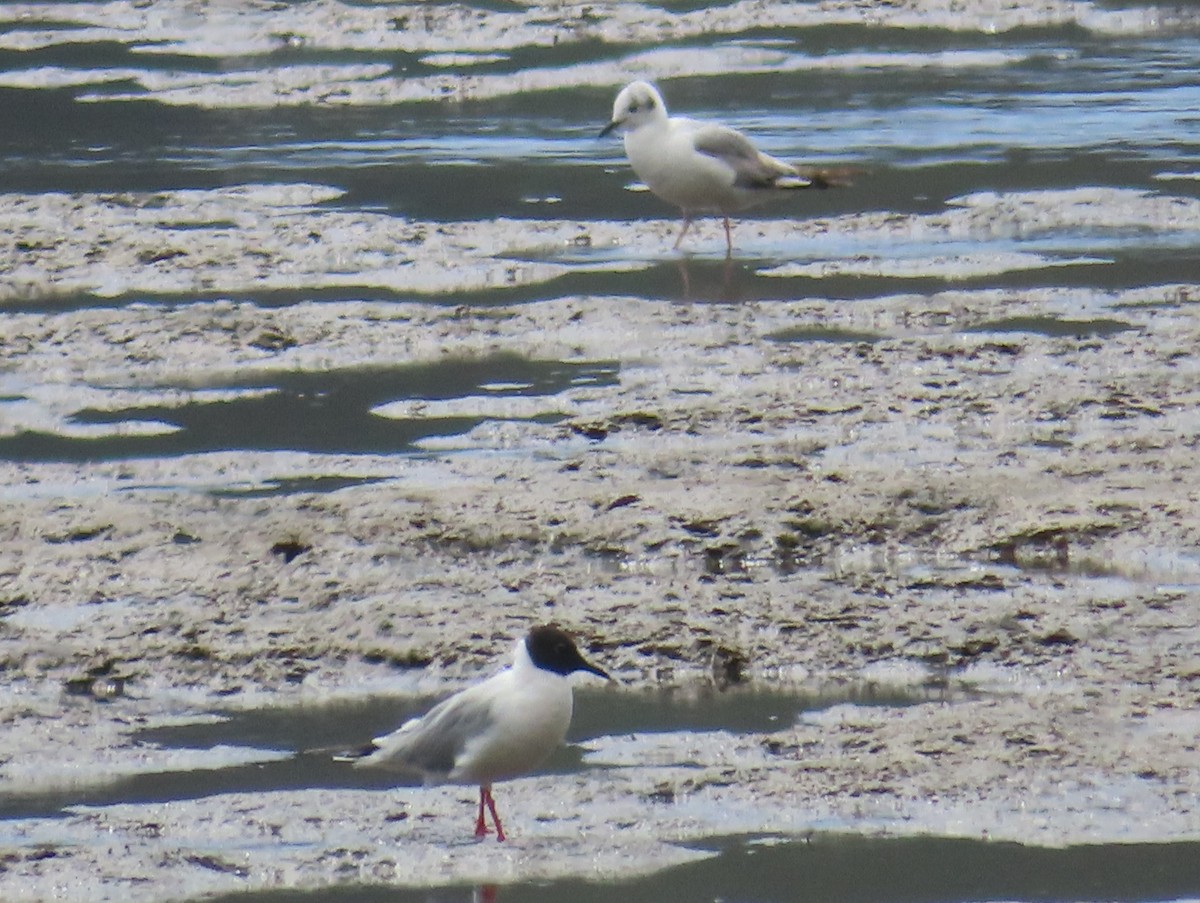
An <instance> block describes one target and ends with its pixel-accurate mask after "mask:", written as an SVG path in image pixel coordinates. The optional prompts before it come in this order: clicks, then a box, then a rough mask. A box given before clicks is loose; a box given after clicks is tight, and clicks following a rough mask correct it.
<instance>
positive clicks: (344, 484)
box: [137, 475, 386, 499]
mask: <svg viewBox="0 0 1200 903" xmlns="http://www.w3.org/2000/svg"><path fill="white" fill-rule="evenodd" d="M385 481H386V478H384V477H350V476H339V475H324V476H309V477H294V478H291V479H276V480H268V481H267V482H265V483H263V484H262V485H260V486H253V487H249V488H246V489H237V488H228V489H215V490H213V491H212V493H211V494H212V495H215V496H220V497H222V498H240V499H266V498H278V497H280V496H288V495H297V494H301V493H305V494H307V493H317V494H320V493H326V492H337V491H338V490H340V489H349V488H351V487H353V486H369V485H371V484H372V483H383V482H385ZM145 488H147V487H145V486H138V487H137V489H139V490H141V489H145ZM163 488H164V489H172V488H177V487H167V486H164V487H163Z"/></svg>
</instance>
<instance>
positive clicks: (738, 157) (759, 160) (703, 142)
mask: <svg viewBox="0 0 1200 903" xmlns="http://www.w3.org/2000/svg"><path fill="white" fill-rule="evenodd" d="M692 144H693V146H694V147H695V148H696V150H697V151H699V152H700V153H702V154H707V155H708V156H710V157H716V158H717V159H718V160H721V161H722V162H723V163H725V164H726V165H727V166H729V167H730V168H732V169H733V171H734V173H735V175H734V179H733V184H734V185H736V186H738V187H739V188H774V187H776V183H777V182H778V181H779V180H780V179H784V178H786V179H789V180H790V179H795V178H797V176H796V170H795V169H793V168H792V167H791V166H788V165H787V164H786V163H784V162H783V161H782V160H776V159H775V158H774V157H769V156H767V155H766V154H764V153H761V152H760V151H759V150H758V148H756V147H755V146H754V145H753V144H751V143H750V139H749V138H747V137H746V136H745V135H743V134H742V133H741V132H735V131H734V130H733V129H730V128H726V127H725V126H723V125H698V127H697V128H696V131H695V133H694V134H693V135H692ZM789 187H791V186H789ZM796 187H799V186H796Z"/></svg>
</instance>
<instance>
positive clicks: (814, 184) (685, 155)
mask: <svg viewBox="0 0 1200 903" xmlns="http://www.w3.org/2000/svg"><path fill="white" fill-rule="evenodd" d="M614 131H619V132H621V133H622V134H623V135H624V139H625V155H626V156H627V157H628V158H629V164H630V165H631V166H632V167H633V171H634V172H635V173H637V176H638V178H639V179H641V180H642V181H643V182H644V183H646V187H648V188H649V189H650V190H651V191H652V192H654V193H655V194H656V195H658V196H659V197H660V198H662V199H663V200H664V201H666V202H668V203H670V204H674V205H675V206H676V207H678V208H679V209H680V212H681V213H682V214H683V229H682V230H680V232H679V237H678V238H677V239H676V240H675V245H674V247H675V248H676V249H678V248H679V243H680V242H682V241H683V236H684V235H686V234H687V230H688V227H689V226H691V224H692V219H693V218H694V217H695V216H697V215H699V214H705V213H708V214H717V215H719V216H721V217H723V218H724V220H725V250H726V256H730V255H732V254H733V236H732V234H731V233H730V228H729V214H731V213H739V212H741V211H743V210H746V209H748V208H750V207H753V206H755V205H756V204H761V203H763V202H764V201H768V200H770V199H771V198H772V197H774V196H777V195H778V194H780V193H781V192H784V191H794V190H798V189H804V188H829V187H831V186H835V185H840V184H844V183H843V182H842V181H840V178H839V176H838V175H836V174H833V173H825V172H814V173H808V174H802V173H801V172H800V171H799V170H797V169H796V167H794V166H792V165H790V164H788V163H784V162H783V161H782V160H777V159H776V158H775V157H772V156H770V155H768V154H764V153H763V152H762V151H760V150H758V148H756V147H755V146H754V145H753V144H752V143H751V141H750V139H749V138H747V137H746V136H745V135H743V134H742V133H741V132H738V131H735V130H734V129H731V128H727V127H726V126H723V125H717V124H715V123H708V122H699V121H697V120H695V119H685V118H684V117H682V116H668V115H667V107H666V104H664V103H663V99H662V95H661V94H659V93H658V89H656V88H655V87H654V86H653V85H652V84H650V83H649V82H644V81H635V82H631V83H630V84H628V85H626V86H625V87H624V88H622V89H621V92H620V93H619V94H618V95H617V99H616V102H615V103H614V104H613V113H612V121H610V122H609V123H608V125H606V126H605V127H604V128H603V130H601V132H600V137H602V138H603V137H604V136H605V135H607V134H609V133H610V132H614Z"/></svg>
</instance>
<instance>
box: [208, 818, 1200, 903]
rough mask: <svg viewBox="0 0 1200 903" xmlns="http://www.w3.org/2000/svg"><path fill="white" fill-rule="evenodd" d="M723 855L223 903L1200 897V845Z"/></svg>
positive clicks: (727, 847)
mask: <svg viewBox="0 0 1200 903" xmlns="http://www.w3.org/2000/svg"><path fill="white" fill-rule="evenodd" d="M710 848H711V849H713V850H714V851H716V852H717V853H718V855H717V856H715V857H714V858H712V859H706V860H703V861H700V862H697V863H692V864H689V865H682V866H677V867H675V868H671V869H667V870H665V871H663V872H661V873H659V874H657V875H654V876H652V877H649V878H640V879H634V880H631V881H627V882H622V883H620V884H615V885H605V884H595V883H591V882H583V881H556V882H552V883H548V884H519V885H513V886H498V887H497V886H488V887H451V888H439V889H428V888H422V889H420V890H409V891H405V890H398V889H396V888H383V887H370V886H361V887H356V886H353V885H349V886H341V887H338V888H332V889H329V890H324V891H310V892H305V893H294V892H288V891H279V892H270V891H268V892H259V893H250V894H230V895H228V896H223V897H219V898H217V900H218V901H219V903H334V901H339V903H341V901H345V903H382V901H385V900H386V901H389V903H409V901H412V903H434V901H437V903H449V901H455V903H457V901H472V903H475V901H480V900H495V901H497V903H500V901H513V903H535V901H537V903H540V901H552V900H564V899H570V900H575V901H579V903H593V901H595V903H601V901H612V900H617V899H620V900H625V901H630V903H634V901H636V903H640V901H647V903H649V901H657V903H673V901H680V903H684V901H688V903H691V901H697V900H714V901H728V903H733V901H745V903H751V901H753V903H789V901H794V900H824V901H830V903H835V901H836V903H957V901H963V903H967V901H979V900H1028V901H1036V903H1053V901H1064V903H1066V901H1074V900H1097V899H1103V900H1113V901H1131V903H1132V901H1142V900H1179V899H1188V898H1192V897H1194V896H1195V895H1196V894H1197V893H1198V892H1200V844H1197V843H1175V844H1143V845H1138V844H1129V845H1121V844H1112V845H1095V846H1079V847H1068V848H1066V849H1060V850H1052V849H1044V848H1039V847H1027V846H1022V845H1021V844H1016V843H1003V842H995V841H987V840H965V839H963V840H955V839H947V838H936V837H907V838H882V837H852V836H840V835H836V834H829V835H826V834H815V835H813V836H812V837H810V838H808V839H807V840H804V841H786V840H776V839H773V838H757V839H756V838H740V837H739V838H730V839H728V840H723V841H715V842H714V843H713V845H712V847H710Z"/></svg>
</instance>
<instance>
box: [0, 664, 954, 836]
mask: <svg viewBox="0 0 1200 903" xmlns="http://www.w3.org/2000/svg"><path fill="white" fill-rule="evenodd" d="M942 698H945V695H944V693H943V691H941V690H940V689H932V690H924V689H922V688H919V687H914V688H911V689H902V688H895V687H880V686H874V685H864V686H861V687H850V688H846V689H844V690H840V691H835V692H830V693H820V694H818V693H798V692H795V691H787V690H772V689H764V688H753V689H749V688H748V689H745V690H731V691H727V692H717V691H707V692H701V693H698V694H697V693H684V692H682V691H680V692H675V691H656V692H642V693H629V692H618V691H607V692H606V691H597V690H582V691H579V692H577V693H576V705H575V717H574V719H573V720H572V724H571V731H570V733H569V734H568V737H567V746H566V747H564V748H563V749H561V750H559V751H558V752H557V753H556V754H555V755H554V757H553V758H552V759H551V760H550V761H549V762H548V763H547V764H546V766H545V767H544V768H543V771H546V772H551V773H570V772H575V771H580V770H582V769H584V768H587V767H588V766H587V765H586V764H584V762H583V755H584V749H583V747H581V746H579V745H578V744H581V743H584V744H585V743H586V742H587V741H588V740H589V739H593V738H596V737H602V736H623V735H627V734H648V733H668V732H675V733H692V732H702V731H728V732H731V733H744V734H753V733H766V732H770V731H773V730H781V729H783V728H785V727H787V726H788V725H790V724H793V723H795V721H796V719H797V718H798V717H799V716H800V715H801V714H802V713H804V712H811V711H819V710H822V709H825V708H828V707H829V706H832V705H838V704H842V703H853V704H858V705H872V706H896V705H914V704H917V703H919V702H924V701H927V700H930V699H933V700H937V699H942ZM435 701H436V700H435V699H429V698H421V697H416V698H400V699H391V698H385V697H380V698H371V699H365V700H360V701H353V702H339V703H334V704H331V705H324V706H304V707H298V708H297V707H280V708H274V709H257V710H250V711H242V712H228V713H213V714H219V715H220V720H218V721H215V722H213V721H209V720H207V719H206V720H201V721H198V722H197V723H194V724H184V725H178V726H172V727H162V728H147V729H143V730H140V731H137V732H135V733H134V734H133V737H132V741H133V743H134V744H136V745H141V744H148V745H151V746H156V747H162V748H165V749H179V750H212V749H213V748H214V747H222V748H227V747H233V748H250V749H254V750H264V751H278V752H280V753H282V754H283V757H282V758H280V759H279V760H278V761H268V762H254V763H251V764H240V763H239V764H235V765H231V766H227V767H217V768H205V769H198V770H195V771H188V770H172V771H163V772H154V773H148V774H141V775H136V776H131V777H124V778H118V779H116V780H114V781H111V782H101V783H98V784H96V785H94V786H91V787H88V786H82V787H79V786H76V787H69V788H63V789H54V790H49V791H44V792H39V793H37V794H32V795H22V794H20V793H15V794H6V795H0V819H3V818H27V817H34V816H50V815H59V814H62V813H63V812H64V810H65V809H66V808H68V807H71V806H78V805H92V806H97V805H100V806H102V805H112V804H117V803H130V802H139V803H150V802H162V801H166V800H184V799H195V798H198V797H204V796H211V795H214V794H218V793H232V792H237V791H271V790H296V789H302V788H310V787H343V788H355V787H357V788H362V787H372V788H380V789H382V788H386V787H393V786H397V785H403V784H405V783H406V782H407V781H406V779H405V778H404V777H403V776H399V777H398V776H397V775H395V774H389V773H386V772H379V771H373V770H370V769H356V768H353V767H352V766H350V765H349V764H347V763H344V762H336V761H334V760H333V755H334V754H335V753H336V752H338V751H340V750H352V749H357V748H359V747H361V746H362V745H364V744H365V743H367V742H369V741H370V739H371V738H372V737H377V736H380V735H382V734H385V733H387V732H388V731H390V730H393V729H394V728H396V727H398V726H399V725H400V724H402V723H404V722H405V721H407V720H408V719H409V718H412V717H415V716H417V715H419V714H421V713H422V712H424V711H426V710H428V709H429V708H430V707H431V706H432V705H433V703H434V702H435ZM416 783H418V784H419V781H417V782H416Z"/></svg>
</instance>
